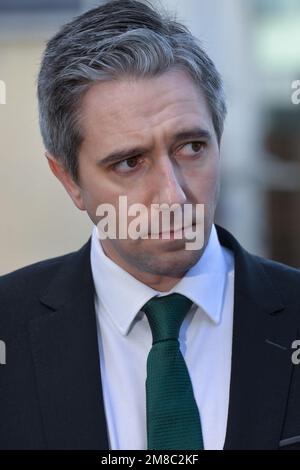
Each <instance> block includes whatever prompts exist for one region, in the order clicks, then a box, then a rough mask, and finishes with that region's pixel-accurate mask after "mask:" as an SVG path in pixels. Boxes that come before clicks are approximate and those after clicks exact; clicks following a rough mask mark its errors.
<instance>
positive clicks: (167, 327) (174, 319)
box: [141, 293, 193, 344]
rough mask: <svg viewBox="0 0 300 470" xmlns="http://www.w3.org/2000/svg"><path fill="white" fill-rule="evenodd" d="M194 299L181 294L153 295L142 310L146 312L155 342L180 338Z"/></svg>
mask: <svg viewBox="0 0 300 470" xmlns="http://www.w3.org/2000/svg"><path fill="white" fill-rule="evenodd" d="M192 303H193V302H192V301H191V300H190V299H188V298H187V297H185V296H184V295H181V294H177V293H174V294H169V295H166V296H163V297H152V299H150V300H149V301H148V302H147V303H146V304H145V305H144V306H143V307H142V309H141V310H143V312H145V314H146V316H147V318H148V321H149V324H150V328H151V332H152V338H153V344H154V343H157V342H158V341H165V340H167V339H178V335H179V330H180V327H181V324H182V322H183V319H184V317H185V316H186V314H187V312H188V311H189V309H190V307H191V305H192Z"/></svg>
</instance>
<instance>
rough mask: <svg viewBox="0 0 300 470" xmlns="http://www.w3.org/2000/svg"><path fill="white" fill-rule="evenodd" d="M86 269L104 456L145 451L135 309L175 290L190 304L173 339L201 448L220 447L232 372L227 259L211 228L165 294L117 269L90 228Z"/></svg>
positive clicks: (144, 349)
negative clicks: (90, 279)
mask: <svg viewBox="0 0 300 470" xmlns="http://www.w3.org/2000/svg"><path fill="white" fill-rule="evenodd" d="M91 267H92V273H93V279H94V284H95V292H96V294H95V308H96V316H97V328H98V343H99V354H100V368H101V379H102V389H103V398H104V407H105V416H106V422H107V430H108V437H109V446H110V449H111V450H127V449H128V450H131V449H134V450H139V449H147V431H146V391H145V382H146V362H147V357H148V353H149V351H150V349H151V346H152V334H151V330H150V326H149V323H148V320H147V317H146V315H145V314H144V312H143V311H141V308H142V306H143V305H144V304H145V303H146V302H147V301H148V300H149V299H150V298H151V297H153V296H154V295H157V294H158V295H167V294H170V293H171V292H178V293H180V294H183V295H185V296H186V297H188V298H189V299H190V300H192V302H193V305H192V306H191V309H190V311H189V312H188V314H187V316H186V317H185V319H184V321H183V323H182V326H181V329H180V333H179V342H180V350H181V352H182V354H183V357H184V359H185V362H186V365H187V368H188V371H189V374H190V377H191V381H192V385H193V390H194V396H195V399H196V403H197V406H198V409H199V413H200V417H201V425H202V433H203V441H204V448H205V449H223V446H224V441H225V434H226V426H227V414H228V404H229V386H230V374H231V349H232V324H233V293H234V292H233V291H234V259H233V254H232V252H231V251H229V250H228V249H226V248H224V247H223V246H221V245H220V243H219V240H218V236H217V232H216V229H215V226H213V227H212V231H211V234H210V238H209V241H208V244H207V246H206V249H205V251H204V253H203V255H202V257H201V258H200V260H199V261H198V262H197V263H196V264H195V265H194V266H193V267H192V268H191V269H190V270H189V271H188V272H187V273H186V274H185V276H184V277H183V278H182V279H180V281H179V282H178V283H177V284H176V285H175V286H174V287H173V288H172V289H171V290H170V291H168V292H163V293H162V292H159V291H156V290H154V289H152V288H151V287H149V286H147V285H146V284H144V283H142V282H140V281H138V280H137V279H136V278H135V277H133V276H132V275H131V274H129V273H128V272H127V271H125V270H124V269H122V268H121V267H120V266H119V265H117V264H116V263H115V262H114V261H112V260H111V259H110V258H109V257H108V256H107V255H106V254H105V253H104V251H103V249H102V246H101V242H100V240H99V239H98V236H97V227H96V226H94V229H93V233H92V243H91Z"/></svg>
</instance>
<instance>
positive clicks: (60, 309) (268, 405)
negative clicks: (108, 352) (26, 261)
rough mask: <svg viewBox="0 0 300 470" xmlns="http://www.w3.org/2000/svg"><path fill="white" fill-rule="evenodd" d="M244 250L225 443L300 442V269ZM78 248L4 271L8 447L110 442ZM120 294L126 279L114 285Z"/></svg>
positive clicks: (1, 392)
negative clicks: (296, 356)
mask: <svg viewBox="0 0 300 470" xmlns="http://www.w3.org/2000/svg"><path fill="white" fill-rule="evenodd" d="M217 231H218V235H219V239H220V242H221V243H222V244H223V245H224V246H226V247H228V248H229V249H231V250H232V251H233V253H234V257H235V294H234V324H233V345H232V370H231V383H230V399H229V413H228V423H227V433H226V440H225V446H224V448H225V449H278V448H281V449H284V448H286V449H291V448H298V449H300V365H299V366H297V365H293V363H292V360H291V355H292V352H293V350H292V349H291V344H292V342H293V340H295V339H297V338H300V332H299V323H300V272H299V271H298V270H296V269H292V268H290V267H288V266H285V265H282V264H279V263H274V262H272V261H268V260H265V259H262V258H259V257H257V256H253V255H251V254H249V253H248V252H247V251H246V250H244V249H243V248H242V247H241V246H240V245H239V244H238V242H237V241H236V240H235V239H234V238H233V237H232V235H230V234H229V233H228V232H227V231H225V230H224V229H222V228H220V227H217ZM90 242H91V239H89V240H88V242H87V243H86V244H85V245H84V246H83V247H82V248H81V249H80V250H79V251H77V252H74V253H70V254H67V255H64V256H60V257H57V258H53V259H49V260H46V261H42V262H39V263H36V264H33V265H31V266H27V267H25V268H22V269H19V270H17V271H15V272H12V273H10V274H7V275H5V276H2V277H1V278H0V339H2V340H3V341H5V342H6V354H7V356H6V364H5V365H0V448H1V449H97V450H98V449H108V448H109V447H108V437H107V427H106V422H105V414H104V405H103V396H102V387H101V377H100V365H99V354H98V344H97V332H96V320H95V309H94V285H93V279H92V274H91V267H90ZM111 289H112V293H114V295H118V294H117V292H118V286H117V285H115V286H111Z"/></svg>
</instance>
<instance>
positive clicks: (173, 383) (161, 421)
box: [141, 293, 203, 450]
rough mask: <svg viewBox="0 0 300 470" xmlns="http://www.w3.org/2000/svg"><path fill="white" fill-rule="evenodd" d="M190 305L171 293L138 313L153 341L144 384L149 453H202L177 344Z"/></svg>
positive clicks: (192, 400) (197, 419)
mask: <svg viewBox="0 0 300 470" xmlns="http://www.w3.org/2000/svg"><path fill="white" fill-rule="evenodd" d="M191 305H192V301H191V300H189V299H188V298H187V297H185V296H184V295H181V294H176V293H174V294H169V295H166V296H164V297H153V298H152V299H150V300H149V302H147V303H146V304H145V305H144V307H142V309H141V310H143V312H145V314H146V316H147V318H148V321H149V324H150V328H151V331H152V338H153V344H152V348H151V350H150V352H149V355H148V359H147V380H146V402H147V437H148V449H149V450H150V449H151V450H202V449H203V439H202V430H201V421H200V416H199V411H198V407H197V404H196V401H195V398H194V393H193V387H192V383H191V379H190V377H189V373H188V370H187V367H186V364H185V361H184V358H183V356H182V354H181V351H180V349H179V341H178V335H179V330H180V326H181V324H182V321H183V319H184V317H185V316H186V314H187V312H188V311H189V309H190V307H191Z"/></svg>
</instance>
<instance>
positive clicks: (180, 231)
mask: <svg viewBox="0 0 300 470" xmlns="http://www.w3.org/2000/svg"><path fill="white" fill-rule="evenodd" d="M195 227H196V223H194V224H192V225H188V226H186V227H181V228H179V229H177V230H170V231H165V232H159V233H158V234H153V235H156V236H158V239H159V240H174V239H175V236H176V237H178V238H176V240H180V239H182V238H184V236H183V234H184V232H185V231H186V230H191V229H192V230H193V231H194V230H195ZM163 235H165V237H164V238H163ZM178 235H181V236H178ZM149 236H150V237H151V232H150V233H149Z"/></svg>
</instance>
